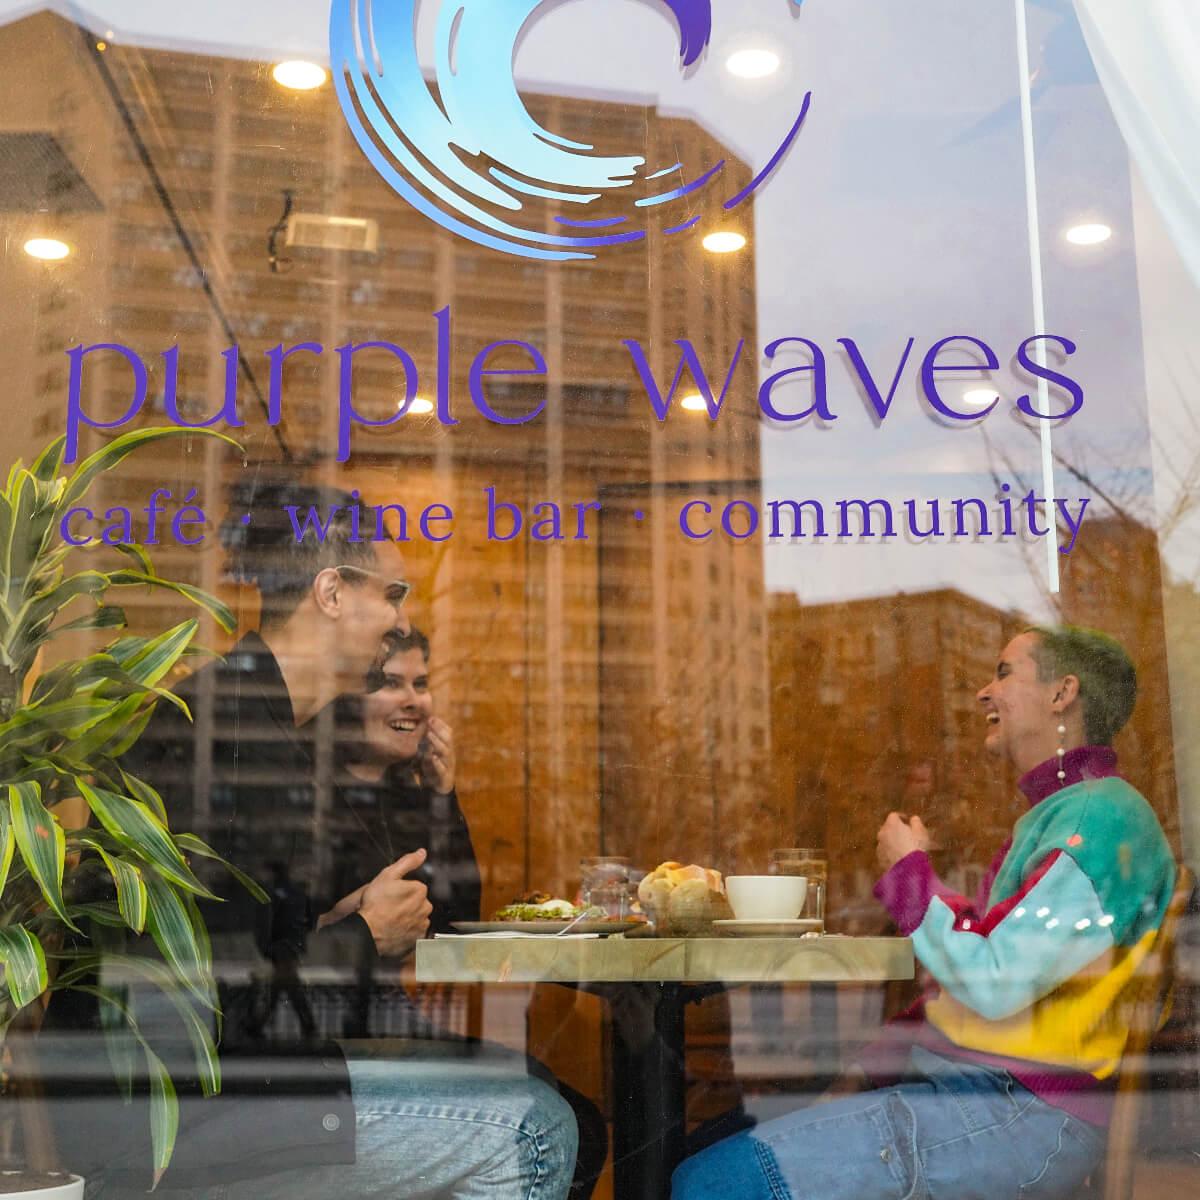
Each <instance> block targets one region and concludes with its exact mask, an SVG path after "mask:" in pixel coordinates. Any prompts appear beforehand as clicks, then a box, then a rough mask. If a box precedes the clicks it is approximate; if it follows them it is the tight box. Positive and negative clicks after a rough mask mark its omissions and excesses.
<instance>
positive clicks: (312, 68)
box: [271, 59, 329, 92]
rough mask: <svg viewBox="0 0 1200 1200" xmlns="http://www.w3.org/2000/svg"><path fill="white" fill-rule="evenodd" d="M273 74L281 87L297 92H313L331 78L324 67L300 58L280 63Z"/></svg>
mask: <svg viewBox="0 0 1200 1200" xmlns="http://www.w3.org/2000/svg"><path fill="white" fill-rule="evenodd" d="M271 75H272V76H273V77H274V79H275V82H276V83H278V84H279V85H280V86H281V87H285V88H291V89H292V90H293V91H296V92H311V91H312V90H313V88H319V87H320V86H321V84H323V83H324V82H325V80H326V79H328V78H329V76H328V74H327V73H326V71H325V68H324V67H322V66H319V65H318V64H317V63H314V62H304V61H302V60H300V59H296V60H293V61H292V62H281V63H279V65H278V66H276V68H275V69H274V70H273V71H272V72H271Z"/></svg>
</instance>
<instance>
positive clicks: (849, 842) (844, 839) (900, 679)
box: [770, 589, 1023, 928]
mask: <svg viewBox="0 0 1200 1200" xmlns="http://www.w3.org/2000/svg"><path fill="white" fill-rule="evenodd" d="M1022 624H1023V622H1022V621H1021V619H1020V618H1019V617H1017V616H1015V615H1013V614H1011V613H1006V612H1002V611H1001V610H999V609H995V608H992V607H991V606H990V605H987V604H985V603H983V602H982V601H979V600H975V599H972V598H971V597H969V596H966V595H964V594H963V593H961V592H958V591H954V590H950V589H943V590H939V591H932V592H918V593H913V594H905V593H900V594H898V595H895V596H883V597H879V598H877V599H868V600H853V601H849V602H846V603H835V604H816V605H802V604H801V603H800V601H799V600H798V599H797V598H796V597H795V596H794V595H791V594H790V593H776V594H774V595H772V596H771V598H770V658H771V727H772V730H773V733H774V746H773V756H774V768H773V784H774V794H775V801H776V804H777V806H778V807H779V808H780V809H781V810H782V812H783V814H784V820H785V828H787V829H789V830H794V835H795V844H797V845H815V846H824V847H825V848H826V850H827V851H828V853H829V862H830V910H831V913H832V914H833V917H832V922H833V927H834V928H837V927H838V923H839V919H840V920H842V921H850V920H861V921H866V922H870V921H876V922H877V921H878V920H879V919H880V918H879V916H878V911H877V907H876V906H875V905H874V903H873V902H872V901H871V897H870V887H871V884H872V883H873V881H874V879H875V877H876V876H877V874H878V872H877V869H876V867H875V831H876V829H877V828H878V827H879V824H880V821H881V820H882V819H883V817H884V816H886V814H887V813H888V812H889V811H890V810H892V809H897V810H899V811H901V812H910V813H919V814H920V815H921V816H922V817H923V819H925V820H926V821H927V822H928V824H929V825H930V827H931V828H932V829H933V830H934V831H935V832H936V834H937V836H938V837H939V839H940V841H941V844H942V849H943V857H944V861H945V866H946V867H947V869H948V870H952V872H953V873H952V874H951V878H956V877H957V873H958V872H959V871H961V872H962V873H963V879H962V880H961V882H963V883H968V882H969V881H970V879H971V878H972V877H973V875H974V873H975V871H976V870H977V869H978V868H981V867H983V866H986V864H987V862H988V861H989V859H990V858H991V855H992V854H993V853H994V851H995V849H996V847H997V846H998V845H999V844H1000V842H1001V841H1002V840H1003V838H1004V837H1005V835H1006V833H1007V830H1008V828H1009V826H1010V825H1011V824H1012V821H1013V819H1014V818H1015V816H1016V815H1017V811H1018V809H1017V807H1016V798H1015V795H1014V789H1013V786H1012V785H1013V783H1014V781H1013V780H1011V779H1006V778H1004V777H1003V773H1002V772H1001V771H1000V770H999V769H998V768H997V767H996V766H995V765H994V764H993V763H992V762H991V761H990V760H989V759H988V758H987V756H986V755H985V753H984V751H983V736H984V729H983V723H982V720H981V718H980V716H979V711H978V708H979V706H978V704H977V703H976V700H975V693H976V692H977V691H978V690H979V688H981V687H982V686H983V685H984V684H985V683H986V682H987V681H988V680H989V679H990V678H991V677H992V673H993V672H994V670H995V666H996V656H997V654H998V652H999V651H1000V650H1001V649H1002V647H1003V646H1004V644H1005V643H1006V642H1007V641H1008V639H1009V638H1010V637H1012V636H1013V634H1014V633H1016V632H1018V631H1019V630H1020V628H1021V626H1022ZM789 816H790V820H789ZM839 910H840V915H839Z"/></svg>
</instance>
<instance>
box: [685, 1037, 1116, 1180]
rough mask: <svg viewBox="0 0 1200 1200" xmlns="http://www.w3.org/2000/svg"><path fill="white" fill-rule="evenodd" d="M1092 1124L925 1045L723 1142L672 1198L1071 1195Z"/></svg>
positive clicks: (1088, 1152)
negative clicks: (875, 1081)
mask: <svg viewBox="0 0 1200 1200" xmlns="http://www.w3.org/2000/svg"><path fill="white" fill-rule="evenodd" d="M1103 1150H1104V1140H1103V1137H1102V1136H1101V1134H1100V1133H1099V1131H1097V1130H1096V1129H1095V1127H1094V1126H1091V1125H1088V1124H1086V1123H1085V1122H1083V1121H1080V1120H1077V1119H1076V1118H1075V1117H1072V1116H1069V1115H1068V1114H1067V1113H1065V1112H1062V1111H1061V1110H1060V1109H1057V1108H1054V1107H1052V1106H1051V1105H1049V1104H1046V1103H1044V1102H1043V1101H1041V1100H1039V1099H1038V1098H1037V1097H1036V1096H1034V1095H1033V1093H1032V1092H1029V1091H1027V1090H1026V1089H1025V1088H1023V1087H1021V1085H1020V1084H1018V1083H1017V1082H1016V1081H1015V1080H1014V1079H1013V1078H1012V1076H1011V1075H1009V1074H1008V1073H1007V1072H1006V1071H1002V1070H998V1069H995V1068H991V1067H983V1066H977V1065H975V1064H969V1063H962V1062H954V1061H952V1060H950V1059H946V1058H942V1057H941V1056H939V1055H936V1054H932V1053H930V1052H928V1051H926V1050H923V1049H921V1048H916V1049H914V1050H913V1053H912V1060H911V1074H910V1076H909V1077H908V1078H906V1079H905V1080H904V1081H903V1082H902V1083H899V1084H897V1085H896V1086H894V1087H888V1088H882V1089H880V1090H878V1091H873V1092H863V1093H861V1094H860V1095H857V1096H847V1097H845V1098H843V1099H840V1100H836V1101H832V1102H830V1103H828V1104H817V1105H814V1106H813V1107H811V1108H807V1109H804V1110H802V1111H801V1112H797V1113H791V1114H789V1115H788V1116H785V1117H780V1118H778V1119H776V1120H774V1121H768V1122H767V1123H765V1124H763V1125H760V1126H758V1127H757V1128H755V1129H752V1130H749V1131H748V1132H746V1133H739V1134H737V1135H736V1136H735V1137H731V1138H727V1139H726V1140H725V1141H723V1142H718V1143H717V1144H716V1145H715V1146H712V1147H711V1148H709V1149H708V1150H705V1151H703V1152H702V1153H700V1154H697V1155H696V1156H695V1157H694V1158H691V1159H688V1160H687V1161H686V1162H685V1163H683V1165H682V1166H680V1168H679V1169H678V1170H677V1171H676V1172H675V1177H674V1181H673V1188H672V1193H671V1194H672V1200H807V1198H808V1197H812V1198H813V1200H1016V1198H1017V1197H1030V1198H1033V1197H1039V1198H1048V1197H1073V1196H1075V1195H1076V1194H1077V1192H1078V1190H1079V1188H1080V1186H1081V1185H1082V1183H1083V1181H1084V1180H1085V1179H1086V1178H1087V1177H1088V1175H1089V1174H1090V1173H1091V1172H1092V1170H1093V1169H1094V1168H1095V1167H1096V1165H1097V1164H1098V1163H1099V1161H1100V1158H1101V1155H1102V1153H1103Z"/></svg>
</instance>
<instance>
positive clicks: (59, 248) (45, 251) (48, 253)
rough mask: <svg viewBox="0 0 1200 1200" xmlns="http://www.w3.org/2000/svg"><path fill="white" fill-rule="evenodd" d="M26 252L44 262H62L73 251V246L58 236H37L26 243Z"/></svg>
mask: <svg viewBox="0 0 1200 1200" xmlns="http://www.w3.org/2000/svg"><path fill="white" fill-rule="evenodd" d="M25 253H26V254H28V255H29V257H30V258H37V259H40V260H41V261H42V262H61V261H62V260H63V259H64V258H66V257H67V256H68V255H69V254H70V253H71V247H70V246H68V245H67V243H66V242H63V241H60V240H59V239H58V238H44V237H36V238H30V239H29V241H27V242H26V243H25Z"/></svg>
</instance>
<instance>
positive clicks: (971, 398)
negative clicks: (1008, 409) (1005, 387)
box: [962, 388, 1000, 412]
mask: <svg viewBox="0 0 1200 1200" xmlns="http://www.w3.org/2000/svg"><path fill="white" fill-rule="evenodd" d="M962 399H963V403H964V404H965V405H966V406H967V407H968V408H974V409H978V410H979V411H981V412H982V411H983V409H985V408H991V406H992V405H993V404H995V403H996V401H997V400H999V399H1000V396H999V395H998V393H997V392H996V391H995V390H994V389H993V388H969V389H968V390H967V391H965V392H963V396H962Z"/></svg>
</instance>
